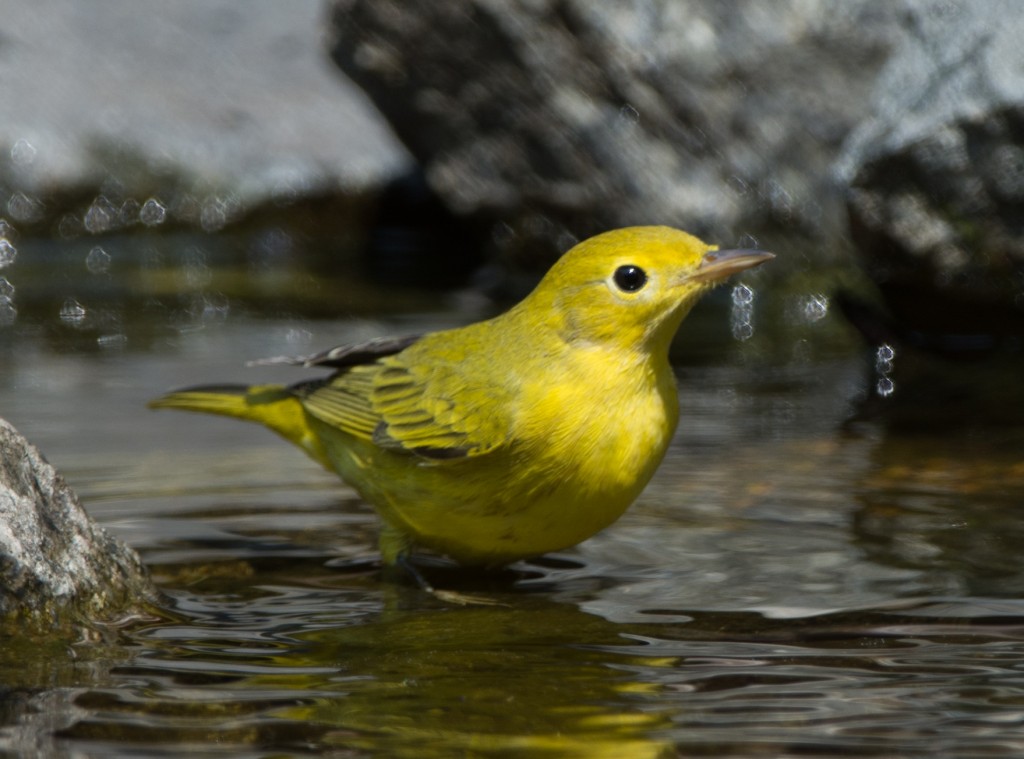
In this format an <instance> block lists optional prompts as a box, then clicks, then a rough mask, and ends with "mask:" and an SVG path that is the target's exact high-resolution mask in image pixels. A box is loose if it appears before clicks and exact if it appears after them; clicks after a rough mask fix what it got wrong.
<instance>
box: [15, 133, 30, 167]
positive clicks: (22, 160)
mask: <svg viewBox="0 0 1024 759" xmlns="http://www.w3.org/2000/svg"><path fill="white" fill-rule="evenodd" d="M34 160H36V149H35V146H34V145H33V144H32V143H31V142H29V141H28V140H26V139H24V138H22V139H20V140H18V141H17V142H15V143H14V145H13V146H12V147H11V163H13V164H14V165H15V166H28V165H29V164H30V163H32V162H33V161H34Z"/></svg>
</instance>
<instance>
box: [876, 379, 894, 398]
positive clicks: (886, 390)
mask: <svg viewBox="0 0 1024 759" xmlns="http://www.w3.org/2000/svg"><path fill="white" fill-rule="evenodd" d="M875 390H876V391H877V392H878V394H879V395H880V396H882V397H883V398H888V397H889V396H890V395H892V394H893V393H894V392H895V391H896V383H895V382H893V381H892V378H890V377H879V378H878V382H877V383H875Z"/></svg>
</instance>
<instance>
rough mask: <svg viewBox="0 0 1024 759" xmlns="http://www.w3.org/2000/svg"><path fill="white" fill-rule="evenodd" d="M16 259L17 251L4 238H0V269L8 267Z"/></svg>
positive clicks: (12, 244)
mask: <svg viewBox="0 0 1024 759" xmlns="http://www.w3.org/2000/svg"><path fill="white" fill-rule="evenodd" d="M17 257H18V249H17V248H15V247H14V243H12V242H11V241H10V240H8V239H7V238H6V237H0V269H3V268H4V267H5V266H10V265H11V264H13V263H14V259H16V258H17Z"/></svg>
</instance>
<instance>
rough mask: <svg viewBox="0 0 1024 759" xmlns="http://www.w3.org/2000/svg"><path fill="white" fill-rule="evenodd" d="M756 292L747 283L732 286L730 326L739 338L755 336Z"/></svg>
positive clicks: (734, 334)
mask: <svg viewBox="0 0 1024 759" xmlns="http://www.w3.org/2000/svg"><path fill="white" fill-rule="evenodd" d="M755 297H756V293H755V292H754V290H753V289H752V288H750V287H748V286H747V285H744V284H738V285H736V286H734V287H733V288H732V293H731V300H732V308H731V309H730V310H729V326H730V328H731V330H732V336H733V337H734V338H736V339H737V340H740V341H743V340H749V339H750V338H751V337H753V336H754V299H755Z"/></svg>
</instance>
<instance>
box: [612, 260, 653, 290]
mask: <svg viewBox="0 0 1024 759" xmlns="http://www.w3.org/2000/svg"><path fill="white" fill-rule="evenodd" d="M612 279H614V280H615V286H616V287H618V288H619V289H620V290H622V291H623V292H627V293H635V292H636V291H637V290H639V289H640V288H641V287H643V286H644V285H646V284H647V272H645V271H644V270H643V269H641V268H640V267H639V266H634V265H633V264H626V265H624V266H620V267H619V268H618V269H616V270H615V273H614V274H613V275H612Z"/></svg>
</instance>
